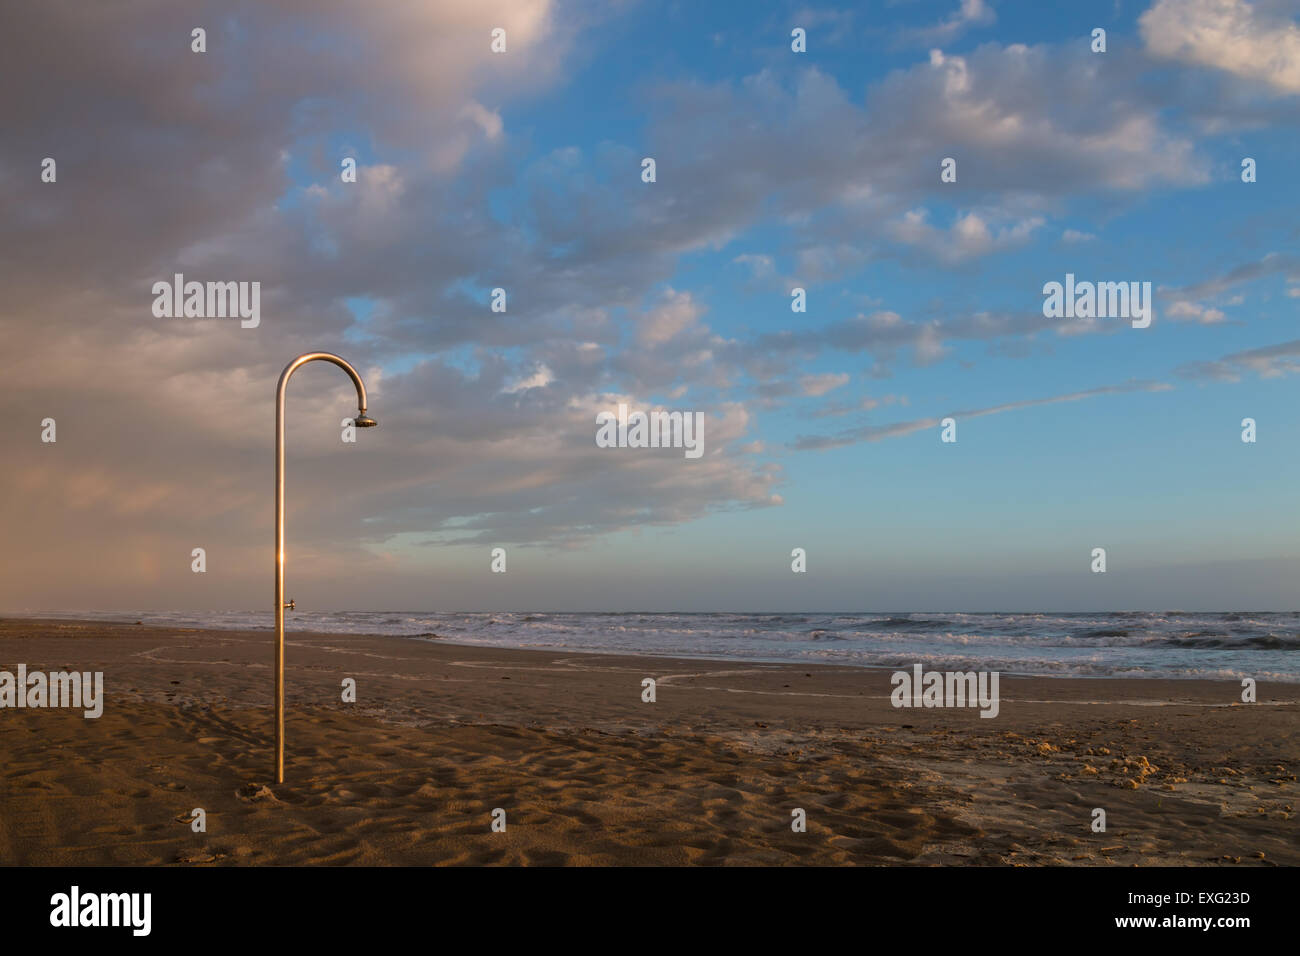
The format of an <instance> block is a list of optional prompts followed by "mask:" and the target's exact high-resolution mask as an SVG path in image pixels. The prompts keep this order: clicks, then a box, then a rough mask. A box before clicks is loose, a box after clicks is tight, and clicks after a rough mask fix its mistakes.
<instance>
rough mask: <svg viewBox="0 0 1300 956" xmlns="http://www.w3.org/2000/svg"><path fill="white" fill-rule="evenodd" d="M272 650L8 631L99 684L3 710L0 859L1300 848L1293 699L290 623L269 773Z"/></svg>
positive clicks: (610, 857)
mask: <svg viewBox="0 0 1300 956" xmlns="http://www.w3.org/2000/svg"><path fill="white" fill-rule="evenodd" d="M272 650H273V636H272V634H271V633H269V632H252V631H215V630H212V631H205V630H192V629H178V628H163V627H149V626H143V625H139V626H138V625H133V624H122V625H114V624H104V623H97V622H76V621H35V620H16V619H5V620H0V669H8V670H11V671H12V670H14V669H15V668H16V666H17V665H18V664H20V663H22V664H26V665H27V668H28V669H29V671H30V670H45V671H55V670H77V671H102V672H103V674H104V698H105V699H104V709H103V715H102V716H101V717H99V718H98V719H85V718H84V717H83V715H82V712H81V711H80V710H74V709H9V708H6V709H4V710H0V721H3V733H0V758H2V765H3V782H2V783H0V788H2V789H0V805H2V806H3V813H0V863H3V864H5V865H15V864H17V865H46V864H65V865H76V866H82V865H106V864H128V865H139V864H177V865H230V864H234V865H257V864H324V865H344V864H398V865H430V864H542V865H564V864H568V865H576V864H634V865H637V864H639V865H661V864H670V865H671V864H740V865H745V864H750V865H753V864H820V865H834V864H886V865H889V864H976V865H1036V864H1051V865H1133V864H1138V865H1152V864H1174V865H1183V864H1191V865H1206V864H1223V865H1265V866H1267V865H1296V864H1300V839H1298V835H1300V834H1298V830H1297V826H1296V819H1295V812H1294V810H1295V804H1296V799H1297V784H1296V768H1297V765H1298V764H1300V759H1298V758H1300V733H1298V731H1300V702H1298V701H1300V687H1298V686H1296V685H1290V684H1261V685H1260V686H1259V699H1258V702H1257V703H1255V704H1241V703H1240V702H1239V700H1240V687H1239V686H1238V685H1237V684H1236V683H1234V682H1228V681H1222V682H1216V681H1168V680H1140V679H1139V680H1086V679H1066V678H1036V677H1021V678H1017V677H1012V676H1009V675H1003V677H1002V681H1001V706H1000V711H999V713H998V716H997V717H996V718H994V719H981V718H980V717H979V712H978V710H974V709H903V708H895V707H894V706H892V705H891V703H890V699H889V696H890V691H891V689H892V688H891V684H890V672H889V671H885V670H875V669H866V668H850V667H838V666H804V665H799V666H794V665H788V664H761V663H738V662H723V661H711V660H698V659H669V658H654V657H630V656H611V655H593V654H578V653H556V652H548V651H525V650H500V649H487V648H478V647H469V646H463V645H452V644H447V643H443V642H440V641H438V640H412V639H401V638H394V637H366V636H340V635H313V634H290V635H289V637H288V647H287V660H288V663H287V668H286V674H287V678H286V679H287V700H288V715H287V755H286V777H287V779H286V782H285V783H283V784H280V785H275V784H273V783H272V782H271V781H272V776H271V772H270V770H271V764H272V755H273V751H272V748H273V739H274V738H273V726H272V709H271V704H272V690H273V687H272V670H271V662H272ZM646 677H650V678H654V679H655V680H656V682H657V689H656V696H657V700H656V701H655V702H654V703H645V702H643V701H642V685H641V682H642V680H643V678H646ZM345 678H353V679H354V680H355V681H356V688H357V700H356V702H355V703H345V702H343V700H342V699H341V698H342V693H341V688H342V682H343V681H344V679H345ZM194 808H202V809H203V810H204V811H205V812H206V819H207V830H206V832H204V833H195V832H193V830H192V829H191V826H190V824H189V820H190V818H191V812H192V810H193V809H194ZM497 808H501V809H502V810H504V811H505V817H506V830H505V832H503V833H502V832H493V831H492V829H491V823H492V815H493V811H494V809H497ZM796 808H802V809H803V810H804V811H805V812H806V815H807V831H806V832H803V833H797V832H793V831H792V829H791V820H792V816H791V813H792V811H793V810H795V809H796ZM1094 808H1102V809H1104V810H1105V812H1106V815H1107V829H1106V832H1104V833H1094V832H1093V831H1092V828H1091V823H1092V820H1093V810H1094Z"/></svg>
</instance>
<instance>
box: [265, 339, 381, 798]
mask: <svg viewBox="0 0 1300 956" xmlns="http://www.w3.org/2000/svg"><path fill="white" fill-rule="evenodd" d="M315 361H322V362H333V363H334V364H335V365H337V366H338V367H339V368H341V369H343V371H345V372H347V373H348V377H349V378H351V379H352V384H353V385H355V386H356V387H357V417H356V418H355V419H353V423H354V424H355V425H356V427H357V428H374V427H375V426H376V425H378V424H379V423H378V422H377V421H375V420H374V419H373V418H371V417H369V416H368V415H367V414H366V386H365V385H364V384H362V382H361V376H360V375H358V374H357V370H356V369H354V368H353V367H352V366H351V365H349V364H348V363H347V362H346V361H344V360H343V359H341V358H339V357H338V356H337V355H333V354H331V353H329V352H306V353H304V354H303V355H299V356H298V357H297V358H296V359H294V360H293V361H292V362H290V363H289V364H288V365H286V366H285V367H284V371H283V372H281V373H280V382H279V384H278V385H277V386H276V390H275V782H276V783H284V611H285V608H287V607H288V608H292V607H293V606H294V604H293V602H292V601H290V602H289V603H288V604H286V603H285V601H284V396H285V390H286V389H287V388H288V385H289V377H290V376H291V375H293V373H294V372H296V371H297V370H298V369H300V368H302V367H303V366H304V365H306V364H307V363H308V362H315Z"/></svg>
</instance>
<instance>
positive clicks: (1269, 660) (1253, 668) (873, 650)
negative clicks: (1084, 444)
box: [40, 611, 1300, 683]
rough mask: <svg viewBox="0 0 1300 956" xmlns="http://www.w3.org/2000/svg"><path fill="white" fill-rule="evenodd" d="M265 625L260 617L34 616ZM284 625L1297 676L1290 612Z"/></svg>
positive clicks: (791, 656)
mask: <svg viewBox="0 0 1300 956" xmlns="http://www.w3.org/2000/svg"><path fill="white" fill-rule="evenodd" d="M40 616H43V617H64V618H84V619H90V620H111V621H128V622H132V621H142V622H144V623H146V624H159V625H170V626H176V627H203V628H234V629H255V628H266V629H268V630H269V629H270V628H271V627H272V626H273V622H272V619H271V613H270V612H269V611H210V612H157V611H137V612H123V611H114V612H103V611H75V612H67V613H64V614H57V615H56V614H50V613H43V614H41V615H40ZM285 626H286V628H287V629H288V630H289V631H290V632H293V631H320V632H324V633H329V634H387V635H392V636H394V637H400V638H407V639H410V640H440V641H447V642H452V643H457V644H473V645H477V646H486V647H525V648H539V649H544V650H552V651H595V652H601V653H611V654H658V655H665V656H672V657H706V658H719V659H724V660H735V661H781V662H795V663H827V664H841V665H848V666H860V667H891V668H903V667H910V666H911V665H912V664H915V663H921V664H924V665H925V666H926V667H927V668H928V669H943V670H969V669H983V670H998V671H1003V672H1005V673H1009V674H1039V675H1056V676H1069V677H1133V678H1141V677H1166V678H1230V679H1236V680H1239V679H1241V678H1243V677H1253V678H1255V679H1256V680H1260V681H1289V682H1296V683H1300V653H1298V652H1300V612H1296V611H1287V612H1220V613H1199V612H1198V613H1192V612H1181V611H1165V612H1146V611H1123V612H1109V613H1078V614H1012V613H1006V614H962V613H880V614H817V613H804V614H732V613H711V614H665V613H646V614H638V613H567V614H552V613H523V612H474V613H446V612H424V611H335V612H330V611H323V612H322V611H304V612H298V611H290V612H288V613H287V615H286V624H285Z"/></svg>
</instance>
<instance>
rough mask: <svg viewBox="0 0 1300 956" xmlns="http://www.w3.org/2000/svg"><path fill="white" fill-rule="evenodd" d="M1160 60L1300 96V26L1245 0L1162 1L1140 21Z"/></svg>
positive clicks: (1142, 31)
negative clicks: (1208, 69)
mask: <svg viewBox="0 0 1300 956" xmlns="http://www.w3.org/2000/svg"><path fill="white" fill-rule="evenodd" d="M1138 26H1139V29H1140V31H1141V34H1142V40H1143V42H1144V43H1145V44H1146V47H1147V49H1148V50H1149V51H1150V52H1151V53H1152V54H1154V55H1155V56H1158V57H1163V58H1165V59H1170V60H1178V61H1181V62H1184V63H1193V64H1197V65H1200V66H1210V67H1214V68H1215V69H1219V70H1224V71H1225V72H1228V73H1231V74H1233V75H1234V76H1239V77H1243V78H1245V79H1249V80H1255V81H1257V82H1261V83H1264V84H1267V85H1268V86H1271V87H1272V88H1273V89H1275V90H1278V91H1280V92H1282V93H1300V25H1297V24H1296V22H1295V21H1294V20H1291V19H1288V18H1286V17H1284V16H1280V15H1276V14H1273V15H1270V14H1269V13H1268V12H1267V11H1265V10H1264V9H1263V8H1262V5H1258V4H1257V5H1251V4H1250V3H1247V2H1246V0H1158V2H1157V3H1156V4H1155V5H1154V6H1153V7H1152V8H1151V9H1150V10H1148V11H1147V12H1146V13H1144V14H1142V16H1141V18H1139V20H1138Z"/></svg>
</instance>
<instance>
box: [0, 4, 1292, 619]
mask: <svg viewBox="0 0 1300 956" xmlns="http://www.w3.org/2000/svg"><path fill="white" fill-rule="evenodd" d="M7 19H8V21H9V24H10V25H9V28H8V29H7V31H6V33H7V38H8V40H9V41H10V42H9V43H8V44H7V47H8V48H7V49H6V53H5V56H4V57H2V58H0V80H2V81H3V82H0V102H2V103H3V108H2V109H0V117H3V122H2V123H0V126H2V127H3V135H0V204H3V213H2V215H0V290H2V291H3V294H2V296H0V354H2V355H3V358H4V366H5V373H4V375H3V376H2V377H0V399H2V400H3V406H4V408H5V409H6V414H4V415H3V416H2V417H0V447H2V448H3V449H4V454H3V458H2V459H0V489H2V490H3V494H0V527H3V528H4V530H5V535H4V537H5V548H4V557H3V565H0V568H2V570H3V574H0V610H5V611H9V612H23V611H40V610H61V611H70V610H92V609H95V610H118V609H121V610H126V609H140V610H144V609H150V610H187V609H189V610H204V609H230V610H234V609H258V608H262V607H264V606H265V607H269V605H270V603H271V601H272V583H273V577H272V574H273V560H274V551H273V503H274V502H273V490H274V486H273V478H274V457H273V455H274V412H275V409H274V398H275V386H276V381H277V379H278V377H279V374H280V370H281V369H282V368H283V367H284V366H285V365H286V364H287V363H288V362H289V361H290V360H291V359H292V358H293V357H294V356H296V355H298V354H300V353H303V352H308V351H318V350H323V351H332V352H336V353H338V354H340V355H342V356H344V357H345V358H347V359H348V360H349V361H351V362H352V363H353V364H354V365H355V366H356V367H357V368H358V369H359V370H360V371H361V373H362V376H363V377H364V379H365V380H366V385H367V388H368V390H369V393H370V406H371V407H370V411H371V413H372V414H373V416H374V417H375V418H376V419H377V420H378V421H379V428H377V429H369V430H366V431H363V432H361V433H360V434H359V435H358V436H357V440H356V441H355V442H353V443H350V442H345V441H343V440H342V433H341V429H340V423H341V421H342V419H343V418H345V417H347V416H349V415H351V414H354V413H355V398H354V393H353V390H352V387H351V385H350V384H349V383H348V381H347V378H346V376H345V375H343V374H342V373H341V372H340V371H339V370H338V369H337V368H334V367H332V366H330V365H328V364H326V363H313V364H309V365H308V366H306V367H305V368H303V369H302V370H300V371H299V372H297V373H296V375H295V377H294V379H293V382H292V385H291V386H290V388H289V400H288V412H287V420H288V464H287V482H288V490H287V495H286V500H287V573H286V579H287V584H286V589H287V590H286V594H287V596H289V597H293V598H294V599H295V601H297V605H298V607H299V608H302V609H304V610H345V609H356V610H380V609H394V610H398V609H400V610H428V611H458V610H541V611H545V610H557V611H560V610H563V611H588V610H589V611H623V610H641V611H716V610H722V611H747V612H762V611H797V610H816V611H867V610H894V611H904V610H932V611H934V610H967V611H981V610H988V611H993V610H1004V611H1017V610H1030V611H1032V610H1058V611H1068V610H1080V611H1087V610H1167V609H1185V610H1236V609H1256V610H1289V609H1292V608H1295V606H1296V601H1295V598H1294V597H1293V596H1292V590H1293V589H1292V582H1294V581H1295V580H1296V575H1297V573H1300V553H1298V551H1297V548H1296V546H1295V544H1294V542H1295V541H1296V540H1297V532H1298V531H1300V528H1298V527H1297V520H1296V515H1297V508H1296V505H1295V502H1294V493H1293V486H1294V480H1295V479H1294V476H1295V474H1296V471H1297V464H1298V463H1300V462H1298V457H1300V456H1298V455H1297V450H1298V449H1300V395H1298V394H1297V379H1296V373H1297V372H1300V332H1298V331H1297V326H1296V318H1297V310H1298V308H1300V219H1298V218H1297V213H1296V210H1297V209H1300V186H1298V185H1297V181H1296V170H1297V169H1300V137H1298V136H1297V135H1296V134H1297V127H1298V125H1300V3H1297V2H1291V0H1287V2H1282V0H1253V2H1247V0H1143V2H1129V0H1121V2H1110V0H1105V2H1096V3H1069V4H1066V3H1048V4H1044V3H1038V2H1028V0H1026V2H1017V0H1004V2H999V0H934V2H929V0H872V2H867V3H855V4H840V5H821V4H815V5H806V4H803V3H782V2H772V3H763V4H753V3H749V2H735V3H727V2H710V3H679V2H650V0H644V2H633V0H607V2H601V3H595V2H564V0H436V2H424V3H412V2H398V0H370V2H367V3H366V4H356V3H347V2H343V0H313V2H307V0H258V2H251V0H250V2H239V0H235V2H229V0H221V2H216V0H213V2H186V3H174V2H168V0H119V2H110V3H103V4H90V5H88V4H85V3H83V2H66V0H50V2H46V3H40V4H24V5H21V6H20V7H19V8H17V9H15V10H11V11H9V13H8V14H7ZM195 28H202V29H203V30H204V31H205V33H204V41H205V42H204V49H203V51H202V52H196V51H195V50H194V49H193V46H194V42H195V41H194V38H193V33H192V31H193V30H194V29H195ZM498 29H500V30H504V45H505V48H504V51H501V52H498V51H495V50H493V48H492V47H493V44H494V33H493V31H494V30H498ZM796 30H798V31H802V38H803V43H802V46H803V47H804V49H803V50H802V51H798V50H796V49H794V47H796V46H800V45H801V44H800V43H799V42H797V39H796V34H795V31H796ZM1097 30H1104V31H1105V34H1104V51H1103V50H1101V49H1098V40H1097V34H1096V32H1095V31H1097ZM498 36H499V35H498ZM497 46H498V47H499V46H500V43H499V42H498V43H497ZM47 158H48V159H53V160H54V161H55V164H54V174H53V177H52V178H53V181H47V179H49V178H51V177H50V176H48V174H47V173H46V164H45V162H44V161H45V160H46V159H47ZM349 158H350V159H353V160H355V164H356V176H355V182H349V181H345V176H344V175H343V164H344V161H345V160H347V159H349ZM647 158H651V159H653V160H654V176H653V181H651V182H647V181H646V179H647V174H646V172H645V164H644V160H646V159H647ZM949 159H951V160H953V161H954V164H952V165H953V168H955V181H951V180H952V179H953V177H952V176H949V177H947V179H948V180H950V181H945V177H944V176H943V175H942V172H943V167H944V162H945V160H949ZM1248 159H1249V160H1252V161H1253V164H1252V165H1253V171H1254V176H1253V181H1249V182H1248V181H1244V180H1245V179H1247V178H1251V177H1248V176H1245V175H1244V173H1243V162H1244V161H1245V160H1248ZM176 273H181V274H183V275H184V276H185V278H186V280H194V281H200V282H208V281H221V282H254V281H256V282H258V283H260V294H261V298H260V316H259V319H260V321H259V322H258V324H257V325H256V327H247V328H246V327H244V324H243V323H241V322H240V321H238V320H237V319H227V318H197V317H159V316H157V315H155V309H154V300H155V295H154V292H153V286H154V284H155V283H156V282H159V281H170V280H171V278H172V276H173V275H175V274H176ZM1067 274H1070V275H1073V276H1075V277H1076V279H1077V280H1078V281H1092V282H1136V283H1139V284H1141V283H1150V289H1151V290H1152V291H1151V295H1152V302H1153V306H1152V320H1151V322H1150V325H1149V327H1146V328H1135V327H1133V324H1132V323H1131V322H1130V321H1129V319H1128V318H1126V317H1113V316H1107V317H1092V318H1078V317H1070V318H1066V317H1049V316H1047V315H1045V314H1044V308H1043V306H1044V299H1045V295H1044V286H1045V285H1046V284H1047V283H1051V282H1061V283H1064V282H1065V277H1066V275H1067ZM1139 287H1140V285H1139ZM796 288H797V289H802V290H804V300H805V305H806V308H805V310H804V311H795V310H794V308H793V305H794V302H795V299H794V297H793V295H792V292H793V290H795V289H796ZM494 289H502V290H504V296H505V299H504V301H505V310H504V311H494V310H493V308H492V301H493V290H494ZM620 404H625V405H627V406H628V407H629V408H630V409H632V410H644V411H651V410H660V411H680V412H683V413H686V414H696V413H698V414H700V415H702V416H703V421H704V432H703V449H704V453H703V455H701V456H700V457H698V458H688V457H687V456H685V455H684V454H683V452H682V450H681V449H680V448H659V449H645V448H635V447H612V448H610V447H599V446H598V445H597V443H596V440H595V439H596V433H597V425H596V422H597V416H598V415H599V414H600V413H601V412H604V411H616V410H617V408H618V406H619V405H620ZM945 418H952V419H953V420H954V422H955V426H956V427H955V437H956V440H955V441H944V440H943V437H944V435H943V420H944V419H945ZM1248 418H1249V419H1252V420H1253V421H1254V423H1255V440H1254V441H1253V442H1247V441H1243V440H1242V438H1243V420H1244V419H1248ZM47 419H53V420H54V422H55V436H54V437H55V440H54V441H48V440H44V439H45V438H48V437H49V436H48V428H47V426H46V425H44V424H43V423H44V422H45V421H46V420H47ZM950 437H951V435H950ZM196 548H202V549H203V552H204V560H205V570H204V571H203V572H202V573H197V572H195V571H194V570H193V567H194V559H193V554H194V549H196ZM495 548H501V549H504V553H505V561H506V571H505V573H497V572H493V570H492V552H493V549H495ZM796 548H799V549H803V551H804V553H805V555H806V571H804V572H802V573H796V572H795V571H793V570H792V561H793V559H792V552H793V551H794V549H796ZM1097 548H1102V549H1104V550H1105V556H1106V570H1105V572H1104V573H1097V572H1095V571H1094V567H1095V559H1094V550H1095V549H1097Z"/></svg>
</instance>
